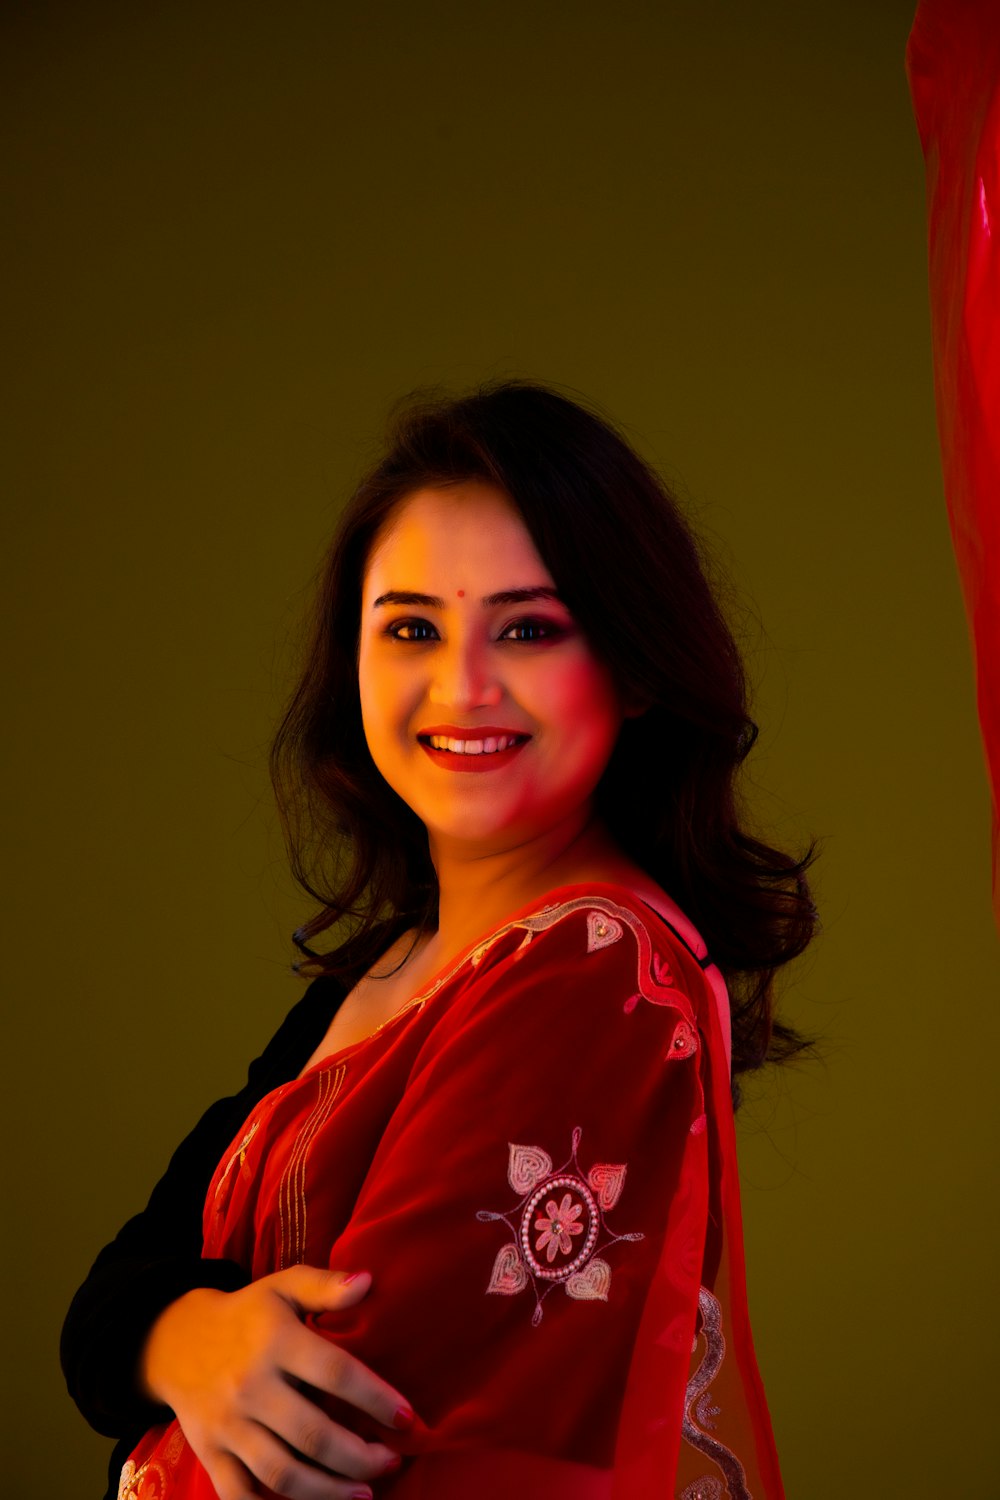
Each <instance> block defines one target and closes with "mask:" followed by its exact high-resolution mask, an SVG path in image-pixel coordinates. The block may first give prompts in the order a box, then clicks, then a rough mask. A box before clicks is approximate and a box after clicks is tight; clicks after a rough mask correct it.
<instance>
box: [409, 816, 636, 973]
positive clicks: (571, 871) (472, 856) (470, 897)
mask: <svg viewBox="0 0 1000 1500" xmlns="http://www.w3.org/2000/svg"><path fill="white" fill-rule="evenodd" d="M431 854H432V858H433V859H434V867H435V870H436V872H437V877H438V890H439V904H438V927H437V931H436V932H435V933H433V934H432V935H431V936H430V937H429V938H428V940H427V943H426V945H425V947H424V951H423V955H422V957H423V961H424V962H425V963H433V964H440V965H441V966H443V965H445V964H447V963H448V962H450V960H451V959H452V958H454V957H455V956H456V955H457V954H458V953H461V952H462V950H463V949H465V948H467V947H468V946H469V945H470V944H471V943H473V942H474V941H475V940H476V938H478V937H480V936H481V934H482V933H484V932H488V931H489V930H490V929H491V928H492V927H495V926H497V925H499V923H501V922H502V921H503V920H504V919H505V918H506V917H508V916H509V915H510V914H511V912H514V911H517V910H518V909H519V908H520V907H522V906H525V905H527V904H528V903H529V902H531V901H534V900H536V899H538V898H540V897H541V896H544V895H545V894H546V892H548V891H551V890H554V889H556V887H558V886H561V885H574V884H577V883H583V882H586V881H588V880H593V881H610V882H621V883H624V884H628V885H630V886H633V887H636V888H639V887H641V886H643V885H645V886H647V887H648V886H651V885H652V884H653V882H652V881H651V880H650V877H649V876H648V875H647V874H646V872H645V871H644V870H643V869H642V868H641V867H640V866H639V865H637V864H636V863H635V862H634V861H633V860H630V859H629V858H628V857H627V855H625V854H624V853H623V852H622V850H621V849H620V848H619V847H618V845H617V844H616V843H615V842H614V840H613V839H612V838H611V835H610V834H609V833H608V831H607V829H606V828H605V827H604V826H603V824H601V823H600V822H598V821H597V820H596V819H595V818H591V819H589V820H588V821H586V822H584V823H583V824H582V825H581V826H577V827H575V828H573V827H570V828H564V829H558V830H554V831H553V832H552V833H551V834H550V835H548V836H546V837H542V838H539V839H536V840H533V841H532V842H531V843H530V844H527V845H524V844H522V845H520V846H518V847H516V848H511V849H504V850H485V851H471V850H468V849H465V850H463V849H462V848H461V847H456V846H451V847H447V848H442V847H440V846H437V847H435V845H434V842H433V840H432V844H431Z"/></svg>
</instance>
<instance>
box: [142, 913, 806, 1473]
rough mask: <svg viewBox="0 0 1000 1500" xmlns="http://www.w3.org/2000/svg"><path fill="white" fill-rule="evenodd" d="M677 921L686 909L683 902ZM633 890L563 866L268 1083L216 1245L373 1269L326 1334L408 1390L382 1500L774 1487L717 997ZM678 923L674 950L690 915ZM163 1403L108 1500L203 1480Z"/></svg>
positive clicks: (709, 980)
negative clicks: (349, 1033)
mask: <svg viewBox="0 0 1000 1500" xmlns="http://www.w3.org/2000/svg"><path fill="white" fill-rule="evenodd" d="M672 915H673V917H675V918H676V921H675V924H674V925H675V927H676V929H677V931H682V930H683V924H684V922H685V919H684V917H683V914H681V913H679V912H677V911H676V909H675V910H674V912H673V913H672ZM688 932H689V933H690V934H691V935H692V937H693V939H694V941H693V942H692V943H691V947H692V949H693V951H689V949H688V947H685V945H684V943H682V942H680V941H679V940H678V937H677V936H676V934H675V932H674V931H672V930H671V928H670V927H669V926H668V925H667V923H666V922H665V921H663V920H661V917H660V916H657V915H656V914H655V913H654V912H653V911H652V910H651V909H650V908H649V907H648V906H646V905H644V903H643V902H642V901H640V900H638V899H637V898H636V897H635V896H634V895H633V894H632V893H630V892H628V891H627V890H625V889H623V888H621V887H618V886H609V885H592V886H586V887H581V886H564V887H561V888H560V889H559V890H558V891H553V892H550V893H549V895H548V896H547V897H545V898H544V901H543V902H539V903H534V904H533V905H532V906H530V907H527V908H525V909H523V910H522V911H521V912H519V913H514V914H513V915H512V916H511V918H510V919H509V920H508V921H507V922H506V923H504V924H503V925H502V926H501V927H499V928H498V929H496V930H495V931H493V932H491V933H486V934H484V935H483V938H482V939H481V940H480V941H479V942H478V943H477V944H476V945H474V946H473V947H472V948H470V949H468V950H467V951H466V952H465V953H464V954H463V955H462V956H461V957H460V958H459V959H457V960H456V962H455V963H454V964H453V965H452V966H451V967H450V968H449V970H448V971H447V972H444V973H442V974H441V975H440V976H438V977H437V978H436V979H435V980H434V982H433V983H432V984H431V985H430V987H429V988H428V989H426V990H424V991H423V992H422V994H421V995H419V996H416V997H414V999H413V1000H412V1001H410V1002H409V1003H408V1005H407V1006H406V1007H404V1009H403V1010H402V1011H400V1012H399V1013H398V1014H397V1016H396V1017H395V1018H394V1019H393V1020H392V1022H391V1023H387V1024H386V1025H385V1026H384V1027H383V1028H382V1029H381V1031H380V1032H378V1033H376V1034H375V1035H374V1036H373V1037H371V1038H369V1039H368V1040H366V1041H365V1042H361V1043H358V1044H357V1045H356V1046H354V1047H349V1048H347V1049H345V1050H344V1051H342V1052H340V1053H337V1054H336V1055H335V1056H332V1057H329V1058H326V1059H324V1060H323V1062H321V1063H319V1064H317V1065H316V1066H314V1067H312V1068H309V1069H307V1070H306V1072H304V1073H303V1074H302V1076H301V1077H300V1078H298V1079H295V1080H292V1081H291V1082H290V1083H287V1084H283V1085H281V1086H280V1087H279V1088H278V1089H275V1090H274V1091H273V1092H272V1093H271V1094H268V1095H266V1096H265V1098H264V1099H263V1100H262V1101H261V1103H260V1104H259V1105H258V1106H257V1107H256V1109H255V1110H254V1112H253V1114H252V1116H251V1117H250V1118H249V1119H248V1120H247V1122H246V1123H245V1125H244V1127H243V1129H242V1130H241V1131H240V1133H239V1135H238V1136H237V1138H236V1139H235V1140H234V1141H233V1143H232V1145H231V1147H230V1148H229V1149H228V1150H227V1151H226V1153H225V1154H224V1156H223V1158H222V1160H221V1161H220V1162H219V1166H218V1169H217V1171H216V1173H215V1176H214V1178H213V1181H212V1183H211V1185H210V1187H209V1190H208V1195H207V1198H206V1204H205V1215H204V1242H205V1253H206V1254H207V1255H214V1256H220V1255H221V1256H226V1257H229V1258H232V1259H235V1260H237V1261H239V1262H240V1263H241V1264H243V1265H245V1266H246V1267H247V1268H248V1270H249V1271H250V1273H251V1274H252V1275H253V1276H255V1277H256V1276H263V1275H266V1274H267V1273H268V1272H270V1271H274V1270H278V1269H280V1268H281V1267H282V1266H285V1265H289V1264H292V1263H294V1262H298V1261H305V1262H309V1263H312V1264H323V1263H328V1264H330V1265H331V1266H332V1267H334V1268H336V1269H340V1270H348V1269H355V1268H359V1267H363V1268H365V1269H368V1270H370V1271H371V1272H372V1274H373V1278H374V1279H373V1285H372V1290H371V1292H370V1293H369V1294H368V1296H367V1297H366V1298H365V1299H364V1300H363V1301H361V1302H360V1303H359V1304H358V1305H357V1307H355V1308H351V1309H348V1310H346V1311H344V1312H341V1313H337V1314H322V1315H319V1316H311V1317H310V1319H309V1322H310V1323H311V1324H312V1326H314V1327H315V1328H316V1329H317V1330H318V1331H319V1332H320V1333H322V1334H324V1335H326V1336H328V1337H330V1338H331V1339H333V1340H335V1341H336V1342H337V1344H338V1345H340V1346H341V1347H342V1348H345V1349H348V1350H350V1351H351V1352H352V1353H354V1354H356V1355H357V1356H358V1357H359V1358H360V1359H362V1360H363V1361H364V1362H365V1363H366V1364H368V1365H370V1366H371V1367H372V1368H373V1369H375V1370H376V1371H377V1372H378V1373H379V1374H380V1375H382V1376H383V1377H384V1378H385V1379H387V1380H389V1381H390V1382H391V1383H392V1384H394V1385H395V1386H396V1387H397V1389H399V1390H401V1391H402V1392H403V1393H404V1394H405V1395H407V1396H408V1397H409V1399H410V1400H412V1401H413V1403H414V1405H415V1407H416V1409H417V1412H418V1416H419V1418H420V1419H421V1420H420V1421H419V1422H418V1424H417V1426H416V1428H415V1429H414V1430H413V1431H412V1432H411V1433H409V1434H407V1435H406V1436H405V1437H404V1436H402V1435H401V1434H397V1433H393V1434H389V1435H387V1434H386V1433H385V1432H383V1431H380V1430H378V1429H377V1428H376V1426H375V1424H374V1423H373V1422H372V1421H371V1419H369V1418H365V1417H363V1415H362V1414H361V1413H359V1412H357V1411H356V1410H353V1409H349V1410H346V1411H345V1410H344V1409H343V1408H341V1407H339V1406H338V1405H337V1403H334V1402H330V1403H329V1409H330V1410H331V1412H332V1413H333V1414H334V1415H336V1416H338V1417H341V1418H343V1419H344V1420H345V1422H346V1425H348V1426H350V1427H352V1428H353V1429H354V1430H355V1431H359V1432H361V1433H362V1434H363V1435H365V1436H368V1437H380V1438H382V1439H383V1440H384V1441H388V1442H389V1443H390V1444H391V1445H393V1446H396V1447H399V1448H401V1449H402V1451H403V1452H404V1453H406V1454H407V1455H408V1458H409V1461H408V1462H407V1463H406V1464H405V1465H404V1468H403V1470H402V1471H401V1473H400V1474H399V1475H398V1476H396V1477H394V1478H388V1479H386V1480H384V1481H378V1480H376V1481H375V1485H374V1488H375V1493H376V1495H378V1496H385V1497H386V1500H388V1497H389V1496H390V1495H391V1496H392V1497H393V1500H404V1497H405V1500H422V1497H425V1496H426V1497H430V1496H431V1495H433V1496H434V1497H435V1500H468V1497H469V1496H471V1495H474V1496H475V1497H476V1500H510V1497H511V1496H517V1500H669V1497H674V1496H677V1497H678V1500H782V1497H783V1490H782V1486H781V1478H780V1474H779V1471H778V1462H777V1457H776V1454H775V1449H774V1439H773V1436H772V1432H771V1425H770V1420H769V1417H768V1411H767V1405H766V1401H765V1398H764V1392H763V1388H762V1386H761V1382H760V1377H759V1375H758V1371H757V1365H756V1361H755V1358H754V1351H753V1342H752V1338H751V1333H750V1323H749V1317H748V1313H747V1298H746V1286H745V1280H744V1267H743V1245H742V1230H741V1222H740V1206H739V1183H738V1176H737V1161H736V1142H735V1129H734V1123H733V1114H732V1101H731V1098H730V1089H729V1068H728V1064H727V1058H726V1035H725V1017H726V1012H725V1011H724V1010H723V1007H722V1004H721V1003H720V1002H721V1001H723V1000H724V998H725V997H724V989H723V988H722V987H721V976H720V975H719V974H718V971H717V970H716V971H714V973H713V974H709V973H707V972H706V971H707V970H708V969H709V968H710V967H711V966H710V965H709V963H708V959H707V957H706V955H705V950H704V944H703V943H701V942H700V939H698V938H697V935H696V934H694V930H693V929H692V928H690V924H688ZM685 941H691V939H689V938H688V937H687V936H686V937H685ZM213 1493H214V1492H213V1489H212V1486H211V1484H210V1483H209V1481H208V1479H207V1476H206V1474H205V1472H204V1470H203V1469H202V1468H201V1465H200V1464H199V1463H198V1461H197V1460H196V1459H195V1457H194V1455H193V1453H192V1452H191V1450H190V1449H189V1448H188V1447H187V1445H186V1443H185V1441H184V1437H183V1434H182V1433H181V1431H180V1430H179V1428H178V1426H177V1424H176V1422H174V1423H171V1424H169V1425H168V1426H166V1427H164V1428H157V1429H154V1430H152V1431H151V1432H150V1433H148V1434H147V1436H146V1438H145V1440H144V1441H143V1442H142V1443H140V1444H139V1446H138V1447H137V1448H136V1450H135V1451H134V1453H133V1455H132V1458H131V1460H130V1462H129V1464H127V1465H126V1469H125V1472H124V1474H123V1480H122V1486H121V1495H122V1500H211V1497H212V1495H213Z"/></svg>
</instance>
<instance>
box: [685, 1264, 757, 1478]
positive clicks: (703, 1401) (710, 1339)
mask: <svg viewBox="0 0 1000 1500" xmlns="http://www.w3.org/2000/svg"><path fill="white" fill-rule="evenodd" d="M698 1311H699V1314H700V1319H701V1328H700V1330H699V1333H698V1334H696V1335H695V1342H694V1348H695V1349H697V1347H698V1338H699V1337H702V1338H704V1340H705V1352H704V1354H703V1355H702V1358H701V1361H700V1363H699V1364H698V1367H697V1369H696V1370H695V1371H694V1373H693V1374H692V1376H691V1378H690V1380H689V1381H688V1384H687V1393H686V1395H685V1397H684V1419H683V1422H682V1423H681V1431H682V1433H683V1436H684V1439H685V1441H686V1442H688V1443H690V1444H691V1446H692V1448H697V1450H698V1452H699V1453H703V1454H705V1456H706V1457H707V1458H711V1459H713V1460H714V1462H715V1463H716V1464H717V1465H718V1467H719V1468H720V1469H721V1471H722V1474H723V1476H724V1478H725V1485H724V1486H723V1484H722V1483H720V1481H719V1480H718V1479H709V1478H705V1479H697V1480H695V1482H694V1484H690V1485H688V1487H687V1489H686V1490H685V1491H684V1493H683V1495H682V1496H681V1500H701V1497H704V1500H722V1497H723V1496H726V1497H727V1500H753V1496H752V1495H751V1493H750V1491H749V1489H748V1488H747V1476H746V1470H745V1469H744V1467H743V1465H742V1464H741V1463H740V1461H739V1459H738V1458H737V1457H736V1454H735V1453H734V1452H733V1451H732V1449H731V1448H727V1447H726V1445H725V1443H722V1442H720V1441H719V1439H718V1438H714V1437H710V1436H709V1434H708V1432H707V1431H705V1430H704V1429H706V1428H714V1426H715V1423H714V1422H713V1421H711V1420H710V1419H711V1418H712V1417H717V1416H719V1415H720V1414H721V1411H722V1408H721V1407H719V1406H714V1405H712V1404H711V1397H710V1395H709V1390H708V1388H709V1386H710V1385H711V1384H712V1381H713V1380H714V1379H715V1377H716V1376H717V1375H718V1373H719V1371H720V1370H721V1369H722V1361H723V1360H724V1359H725V1357H726V1340H725V1336H724V1334H723V1332H722V1304H721V1303H720V1302H719V1300H718V1298H717V1297H714V1296H713V1295H712V1293H711V1292H710V1291H709V1290H708V1288H707V1287H704V1286H703V1287H702V1288H701V1290H700V1292H699V1293H698ZM713 1486H714V1488H713Z"/></svg>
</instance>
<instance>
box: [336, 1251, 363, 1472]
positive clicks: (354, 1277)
mask: <svg viewBox="0 0 1000 1500" xmlns="http://www.w3.org/2000/svg"><path fill="white" fill-rule="evenodd" d="M367 1275H368V1272H367V1271H352V1272H351V1274H350V1276H345V1277H344V1279H343V1281H342V1282H341V1286H350V1284H351V1282H352V1281H357V1279H358V1277H359V1276H367ZM359 1493H360V1491H359Z"/></svg>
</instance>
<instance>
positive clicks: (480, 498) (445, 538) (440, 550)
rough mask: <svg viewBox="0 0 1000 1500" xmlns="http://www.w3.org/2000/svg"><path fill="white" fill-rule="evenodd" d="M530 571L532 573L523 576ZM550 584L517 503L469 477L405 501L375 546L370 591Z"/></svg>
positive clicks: (483, 589) (469, 589)
mask: <svg viewBox="0 0 1000 1500" xmlns="http://www.w3.org/2000/svg"><path fill="white" fill-rule="evenodd" d="M511 569H513V570H514V571H515V572H516V573H517V574H518V577H517V578H513V577H511V576H508V575H509V574H510V573H511ZM525 570H527V572H528V573H530V574H531V577H530V578H529V577H527V576H524V577H521V576H520V575H521V574H525ZM404 575H405V576H404ZM498 579H499V580H500V581H499V582H498V581H497V580H498ZM551 583H552V578H551V576H550V574H549V572H548V569H547V568H546V567H545V564H544V563H543V562H542V559H541V557H540V556H539V554H538V549H537V548H536V546H535V544H534V542H533V540H532V538H531V534H530V532H529V531H528V529H527V527H526V526H525V524H524V521H523V520H522V518H521V516H520V514H519V512H518V511H517V509H516V507H515V506H514V504H513V502H512V501H511V500H510V499H509V497H508V496H507V495H505V494H504V492H503V491H502V490H501V489H499V488H497V487H496V486H495V485H491V484H488V483H486V482H485V481H479V480H469V481H466V482H465V483H463V484H461V485H454V486H449V487H448V488H446V489H422V490H418V491H416V492H415V493H414V494H412V495H408V496H406V497H405V498H404V499H403V500H401V501H400V502H399V504H398V505H397V506H396V508H395V509H394V511H393V512H392V515H391V516H390V518H389V520H388V521H387V523H386V525H385V526H384V527H383V529H382V531H381V532H380V533H379V535H378V536H377V537H376V540H375V543H374V545H373V547H372V551H371V554H370V557H369V560H368V567H367V570H366V576H365V591H366V593H368V592H374V593H381V592H384V591H385V590H387V589H391V590H405V589H417V588H418V587H420V588H421V589H422V590H423V591H424V592H428V593H440V592H441V591H442V590H450V591H451V592H452V593H457V591H458V590H459V589H463V590H465V591H466V592H472V591H473V590H479V591H480V592H483V593H489V592H492V591H493V590H494V589H499V588H513V587H529V586H532V587H537V586H539V585H543V584H551ZM487 585H489V586H487Z"/></svg>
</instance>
